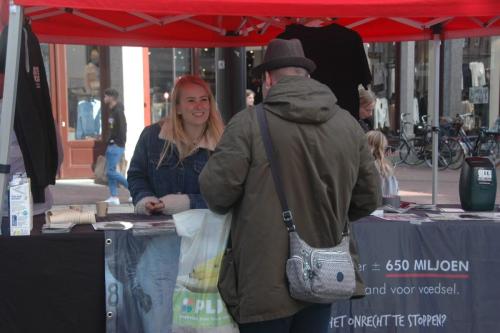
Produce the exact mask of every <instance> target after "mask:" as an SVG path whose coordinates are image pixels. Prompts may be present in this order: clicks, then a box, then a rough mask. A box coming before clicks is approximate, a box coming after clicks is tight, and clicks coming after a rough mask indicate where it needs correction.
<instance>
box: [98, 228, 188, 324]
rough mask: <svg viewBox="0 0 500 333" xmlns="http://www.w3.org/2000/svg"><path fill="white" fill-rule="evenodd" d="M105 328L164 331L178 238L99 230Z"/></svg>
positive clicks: (176, 263)
mask: <svg viewBox="0 0 500 333" xmlns="http://www.w3.org/2000/svg"><path fill="white" fill-rule="evenodd" d="M105 237H106V239H105V244H106V245H105V277H106V316H107V321H106V332H107V333H138V332H141V333H170V332H171V331H172V316H173V314H172V309H173V303H172V299H173V294H174V288H175V281H176V279H177V271H178V267H179V251H180V243H181V242H180V237H179V236H177V235H176V234H175V232H169V233H157V234H156V235H151V234H147V233H146V234H144V233H138V232H135V230H128V231H105Z"/></svg>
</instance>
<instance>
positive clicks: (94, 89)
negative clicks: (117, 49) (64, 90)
mask: <svg viewBox="0 0 500 333" xmlns="http://www.w3.org/2000/svg"><path fill="white" fill-rule="evenodd" d="M84 83H85V91H86V92H87V93H89V94H91V96H93V97H99V94H100V91H99V90H100V69H99V51H98V50H97V49H92V50H91V51H90V61H89V63H88V64H87V65H86V66H85V72H84Z"/></svg>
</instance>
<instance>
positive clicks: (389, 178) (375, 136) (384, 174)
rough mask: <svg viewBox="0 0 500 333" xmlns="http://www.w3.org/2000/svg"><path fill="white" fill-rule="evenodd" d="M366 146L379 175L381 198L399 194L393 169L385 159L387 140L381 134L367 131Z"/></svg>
mask: <svg viewBox="0 0 500 333" xmlns="http://www.w3.org/2000/svg"><path fill="white" fill-rule="evenodd" d="M366 137H367V139H368V145H369V147H370V149H371V152H372V154H373V158H374V159H375V166H376V167H377V170H378V171H379V174H380V181H381V184H382V196H383V197H394V196H397V195H398V193H399V186H398V181H397V179H396V177H395V176H394V169H393V167H392V164H391V162H390V161H389V160H387V159H386V158H385V150H386V148H387V139H386V137H385V135H384V134H383V133H382V132H379V131H369V132H367V133H366Z"/></svg>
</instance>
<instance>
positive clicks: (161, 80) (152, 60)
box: [149, 48, 192, 123]
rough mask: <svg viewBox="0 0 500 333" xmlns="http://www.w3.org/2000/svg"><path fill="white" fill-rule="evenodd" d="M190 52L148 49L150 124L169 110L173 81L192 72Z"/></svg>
mask: <svg viewBox="0 0 500 333" xmlns="http://www.w3.org/2000/svg"><path fill="white" fill-rule="evenodd" d="M191 64H192V50H191V49H181V48H161V49H155V48H150V49H149V80H150V96H151V122H152V123H155V122H157V121H158V120H160V119H161V118H163V117H164V116H166V115H167V114H168V112H169V110H170V106H169V103H170V100H169V97H170V94H171V92H172V89H173V87H174V84H175V81H176V80H177V79H178V78H179V77H181V76H183V75H186V74H190V73H191V72H192V65H191Z"/></svg>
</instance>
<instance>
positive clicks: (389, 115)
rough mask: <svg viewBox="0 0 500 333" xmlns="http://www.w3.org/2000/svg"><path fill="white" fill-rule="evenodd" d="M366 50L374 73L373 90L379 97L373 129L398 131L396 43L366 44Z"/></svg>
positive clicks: (374, 114)
mask: <svg viewBox="0 0 500 333" xmlns="http://www.w3.org/2000/svg"><path fill="white" fill-rule="evenodd" d="M365 50H366V53H367V56H368V63H369V65H370V70H371V73H372V77H373V80H372V86H371V89H372V91H373V92H374V93H375V95H376V97H377V101H376V103H375V110H374V112H373V127H374V129H381V130H383V131H385V132H395V131H396V130H397V124H398V122H397V117H398V115H397V114H396V107H395V103H396V43H366V44H365Z"/></svg>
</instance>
